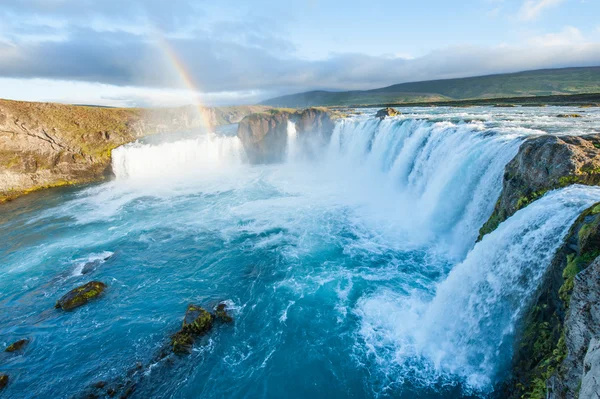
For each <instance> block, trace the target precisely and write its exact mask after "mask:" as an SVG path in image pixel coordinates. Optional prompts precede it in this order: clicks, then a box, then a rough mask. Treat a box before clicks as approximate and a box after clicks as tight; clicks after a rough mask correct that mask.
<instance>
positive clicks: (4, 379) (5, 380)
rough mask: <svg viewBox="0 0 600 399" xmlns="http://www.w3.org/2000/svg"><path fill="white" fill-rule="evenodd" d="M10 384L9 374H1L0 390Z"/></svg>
mask: <svg viewBox="0 0 600 399" xmlns="http://www.w3.org/2000/svg"><path fill="white" fill-rule="evenodd" d="M7 385H8V375H6V374H0V391H1V390H3V389H4V388H6V386H7Z"/></svg>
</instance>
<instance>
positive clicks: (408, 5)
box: [0, 0, 600, 106]
mask: <svg viewBox="0 0 600 399" xmlns="http://www.w3.org/2000/svg"><path fill="white" fill-rule="evenodd" d="M598 16H600V0H470V1H461V2H449V1H443V0H421V1H410V2H409V1H379V2H374V1H362V0H354V1H344V2H339V1H322V0H304V1H299V0H293V1H287V2H275V1H264V0H260V1H248V0H247V1H232V0H222V1H203V0H200V1H198V0H128V1H122V0H2V1H1V2H0V21H2V23H1V24H0V97H3V98H14V99H23V100H35V101H60V102H73V103H94V104H105V105H124V106H133V105H176V104H182V103H186V102H189V101H190V99H191V98H193V96H194V94H193V93H192V92H191V91H190V89H189V86H188V85H186V84H185V80H184V79H182V77H181V75H180V73H179V71H178V68H177V67H176V65H174V64H173V62H172V61H171V59H170V58H169V57H167V56H166V53H165V51H164V45H163V46H162V47H161V45H160V43H167V44H168V47H170V49H171V50H170V51H171V52H172V53H173V54H175V55H176V56H177V58H179V59H180V60H181V63H182V64H183V65H184V66H185V68H186V69H187V70H188V71H189V74H190V75H191V76H190V78H191V81H193V82H194V85H195V86H196V87H197V90H198V91H199V92H200V93H201V94H200V95H201V97H202V98H203V99H204V101H205V102H206V103H207V104H216V105H219V104H235V103H250V102H255V101H259V100H262V99H265V98H268V97H272V96H276V95H281V94H288V93H294V92H300V91H306V90H312V89H330V90H343V89H369V88H376V87H382V86H386V85H391V84H395V83H401V82H407V81H418V80H428V79H438V78H452V77H464V76H472V75H482V74H489V73H500V72H512V71H520V70H529V69H537V68H551V67H565V66H586V65H600V18H598Z"/></svg>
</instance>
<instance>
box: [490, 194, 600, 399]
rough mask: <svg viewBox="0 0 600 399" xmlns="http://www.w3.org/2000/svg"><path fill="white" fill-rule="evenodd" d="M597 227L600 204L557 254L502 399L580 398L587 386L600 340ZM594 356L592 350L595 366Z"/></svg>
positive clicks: (578, 224) (576, 226)
mask: <svg viewBox="0 0 600 399" xmlns="http://www.w3.org/2000/svg"><path fill="white" fill-rule="evenodd" d="M598 224H600V204H596V205H595V206H593V207H591V208H589V209H588V210H586V211H585V212H583V213H582V215H581V216H580V217H579V218H578V219H577V221H576V222H575V223H574V224H573V226H572V227H571V230H570V232H569V234H568V235H567V238H566V239H565V242H564V243H563V245H562V246H561V248H560V249H559V250H558V251H557V253H556V255H555V256H554V259H553V261H552V263H551V264H550V266H549V269H548V272H547V273H546V275H545V278H544V280H543V281H542V282H541V287H540V290H539V292H538V295H537V299H536V300H534V301H533V303H532V305H531V308H530V311H529V313H528V314H527V316H526V317H525V319H524V322H523V327H522V333H521V334H520V336H518V337H517V340H516V342H517V347H516V349H515V356H514V359H513V369H512V378H511V379H510V380H509V382H508V383H507V384H506V386H505V389H503V390H502V394H501V396H502V397H503V398H523V397H525V398H546V397H549V398H555V399H559V398H560V399H564V398H575V397H577V392H579V387H580V383H581V384H582V385H581V387H583V383H582V377H583V376H584V375H585V373H584V371H585V370H586V367H585V366H584V363H585V357H586V356H587V354H588V348H592V346H593V343H592V341H593V339H594V338H595V337H596V338H600V336H598V334H597V333H598V332H600V328H598V327H596V326H595V325H594V323H597V322H598V321H600V320H598V319H597V317H598V316H599V315H600V314H599V313H598V310H599V309H600V308H598V306H599V305H600V304H599V303H598V300H599V298H600V278H599V277H600V274H598V273H600V258H598V256H599V255H600V245H598V244H597V243H598V242H599V240H600V231H599V230H598V229H596V228H595V227H594V226H597V225H598ZM594 356H595V352H593V351H592V352H589V357H590V362H592V363H593V362H594V361H595V359H596V357H594ZM590 367H591V366H590ZM590 370H591V368H590ZM595 370H598V369H595ZM596 377H599V376H598V375H596ZM589 380H590V381H591V382H589V383H588V386H593V384H594V382H593V378H592V377H591V376H590V378H589ZM589 384H591V385H589Z"/></svg>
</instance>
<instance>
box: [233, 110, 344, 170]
mask: <svg viewBox="0 0 600 399" xmlns="http://www.w3.org/2000/svg"><path fill="white" fill-rule="evenodd" d="M288 122H293V123H294V124H295V125H296V135H297V140H298V145H299V146H300V147H301V148H302V149H304V150H306V153H307V154H308V155H310V154H311V153H312V152H314V151H315V149H318V148H322V147H323V146H324V145H325V144H326V143H327V142H329V139H330V137H331V134H332V133H333V128H334V126H335V124H334V122H333V120H332V117H331V113H330V112H329V111H327V110H324V109H321V108H308V109H305V110H303V111H293V110H277V109H275V110H271V111H270V112H265V113H258V114H252V115H249V116H247V117H245V118H244V119H243V120H242V121H241V122H240V124H239V127H238V133H237V135H238V137H239V138H240V140H241V141H242V144H243V145H244V150H245V151H246V155H247V157H248V160H249V161H250V163H255V164H256V163H275V162H282V161H283V160H284V159H285V156H286V149H287V143H288V142H287V140H288Z"/></svg>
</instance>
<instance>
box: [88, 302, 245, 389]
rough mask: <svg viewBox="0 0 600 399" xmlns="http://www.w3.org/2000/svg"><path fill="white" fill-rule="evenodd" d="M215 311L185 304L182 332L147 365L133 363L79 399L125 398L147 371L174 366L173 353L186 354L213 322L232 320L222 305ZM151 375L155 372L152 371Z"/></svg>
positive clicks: (173, 337)
mask: <svg viewBox="0 0 600 399" xmlns="http://www.w3.org/2000/svg"><path fill="white" fill-rule="evenodd" d="M214 310H215V313H214V314H212V313H210V312H208V311H207V310H206V309H204V308H202V307H200V306H197V305H194V304H190V305H188V307H187V310H186V312H185V316H184V319H183V323H182V326H181V329H180V330H179V331H178V332H177V333H175V334H174V335H173V336H172V337H171V340H170V342H169V344H168V345H165V347H163V348H162V349H161V350H160V351H159V353H158V354H157V356H155V357H154V358H153V359H152V361H150V363H149V364H148V365H146V366H144V365H143V364H142V363H136V365H135V366H134V367H132V368H131V369H129V371H127V373H126V374H125V375H124V376H122V377H119V378H117V379H116V380H115V381H112V382H107V381H98V382H96V383H94V384H92V385H90V386H89V387H88V388H87V389H86V390H85V391H84V392H83V393H82V395H81V396H80V397H82V398H100V397H109V398H112V397H117V395H118V397H120V398H127V397H129V396H131V395H132V394H133V393H134V392H135V390H136V389H137V388H138V386H139V385H140V383H142V381H143V380H144V379H146V378H147V377H148V376H149V375H150V373H149V371H150V369H154V368H156V367H159V365H160V367H173V365H175V364H176V363H175V362H176V360H177V357H175V356H174V355H173V354H175V355H183V354H189V353H190V352H191V350H192V346H193V344H194V342H195V341H196V340H197V339H198V338H200V337H202V336H205V335H206V334H208V333H209V332H210V331H211V330H212V328H213V326H214V324H215V322H223V323H229V322H231V321H233V319H232V318H231V316H229V315H228V314H227V311H226V305H225V304H224V303H220V304H218V305H217V306H216V307H215V309H214ZM153 374H155V373H154V372H153ZM155 375H156V374H155Z"/></svg>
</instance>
